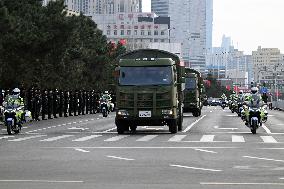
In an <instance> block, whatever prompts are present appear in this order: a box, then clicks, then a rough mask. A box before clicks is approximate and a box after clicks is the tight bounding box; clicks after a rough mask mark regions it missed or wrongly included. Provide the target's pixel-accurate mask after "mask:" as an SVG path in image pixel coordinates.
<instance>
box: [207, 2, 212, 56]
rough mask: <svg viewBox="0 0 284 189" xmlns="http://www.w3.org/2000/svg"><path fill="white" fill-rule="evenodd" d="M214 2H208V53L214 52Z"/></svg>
mask: <svg viewBox="0 0 284 189" xmlns="http://www.w3.org/2000/svg"><path fill="white" fill-rule="evenodd" d="M212 28H213V0H206V53H207V52H212V30H213V29H212Z"/></svg>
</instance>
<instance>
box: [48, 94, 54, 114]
mask: <svg viewBox="0 0 284 189" xmlns="http://www.w3.org/2000/svg"><path fill="white" fill-rule="evenodd" d="M52 111H53V91H52V90H49V92H48V112H47V114H48V119H52V117H51V114H52Z"/></svg>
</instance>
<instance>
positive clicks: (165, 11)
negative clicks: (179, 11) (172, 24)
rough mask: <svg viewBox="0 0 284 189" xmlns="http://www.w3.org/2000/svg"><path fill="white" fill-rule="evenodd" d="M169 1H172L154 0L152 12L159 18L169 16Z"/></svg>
mask: <svg viewBox="0 0 284 189" xmlns="http://www.w3.org/2000/svg"><path fill="white" fill-rule="evenodd" d="M169 1H170V0H152V1H151V12H154V13H156V14H157V15H158V16H169Z"/></svg>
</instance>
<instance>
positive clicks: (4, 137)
mask: <svg viewBox="0 0 284 189" xmlns="http://www.w3.org/2000/svg"><path fill="white" fill-rule="evenodd" d="M6 138H14V136H3V137H0V140H1V139H6Z"/></svg>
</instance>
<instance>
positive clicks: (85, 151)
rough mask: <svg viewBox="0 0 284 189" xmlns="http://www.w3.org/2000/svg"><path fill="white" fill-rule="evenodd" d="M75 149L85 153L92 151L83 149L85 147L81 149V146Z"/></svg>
mask: <svg viewBox="0 0 284 189" xmlns="http://www.w3.org/2000/svg"><path fill="white" fill-rule="evenodd" d="M75 150H77V151H79V152H84V153H88V152H90V151H88V150H83V149H80V148H76V149H75Z"/></svg>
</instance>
